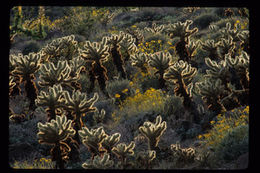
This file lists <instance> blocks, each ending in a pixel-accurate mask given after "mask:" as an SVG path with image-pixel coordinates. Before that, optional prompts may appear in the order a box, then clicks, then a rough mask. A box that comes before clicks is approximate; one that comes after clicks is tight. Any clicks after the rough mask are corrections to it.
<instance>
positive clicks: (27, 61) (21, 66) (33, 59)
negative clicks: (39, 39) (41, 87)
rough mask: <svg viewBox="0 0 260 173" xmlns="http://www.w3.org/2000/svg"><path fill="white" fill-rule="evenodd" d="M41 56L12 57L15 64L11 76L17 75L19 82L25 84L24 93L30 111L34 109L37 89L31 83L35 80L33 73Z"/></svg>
mask: <svg viewBox="0 0 260 173" xmlns="http://www.w3.org/2000/svg"><path fill="white" fill-rule="evenodd" d="M40 59H41V55H40V54H36V53H29V55H24V56H23V55H22V54H18V56H16V57H14V59H13V60H14V62H15V64H16V66H15V69H14V70H13V71H12V74H13V75H18V76H19V77H20V78H21V81H24V83H25V91H26V94H27V97H28V98H29V99H30V105H29V108H30V109H35V103H34V101H35V99H36V97H37V93H38V89H37V88H36V84H35V82H34V81H33V80H34V79H35V76H34V73H36V72H37V71H38V70H39V68H40Z"/></svg>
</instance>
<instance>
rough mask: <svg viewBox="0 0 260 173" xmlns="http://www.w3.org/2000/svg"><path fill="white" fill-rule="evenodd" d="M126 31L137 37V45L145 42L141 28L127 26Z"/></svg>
mask: <svg viewBox="0 0 260 173" xmlns="http://www.w3.org/2000/svg"><path fill="white" fill-rule="evenodd" d="M126 32H127V33H128V34H130V35H132V36H133V38H134V39H135V43H134V44H135V45H138V44H140V43H142V42H144V35H143V33H142V31H141V30H140V29H139V28H137V29H135V30H134V29H132V28H130V29H129V28H127V29H126Z"/></svg>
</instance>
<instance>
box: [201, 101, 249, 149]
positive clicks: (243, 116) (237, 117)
mask: <svg viewBox="0 0 260 173" xmlns="http://www.w3.org/2000/svg"><path fill="white" fill-rule="evenodd" d="M210 124H211V125H212V126H213V127H212V129H210V130H209V131H208V133H205V134H202V135H199V136H198V138H199V139H201V140H202V142H203V143H204V144H205V145H206V146H211V147H214V146H217V145H218V144H219V143H220V142H221V140H222V139H223V138H224V136H225V135H226V134H227V133H228V132H229V131H231V130H232V129H234V128H235V127H238V126H241V125H248V124H249V106H246V107H245V108H243V109H241V108H235V109H233V110H231V111H229V112H226V113H224V114H219V115H218V116H217V120H216V121H211V122H210Z"/></svg>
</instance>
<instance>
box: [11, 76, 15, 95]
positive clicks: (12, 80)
mask: <svg viewBox="0 0 260 173" xmlns="http://www.w3.org/2000/svg"><path fill="white" fill-rule="evenodd" d="M15 85H16V83H15V82H14V77H13V76H9V96H10V95H12V91H13V88H14V86H15Z"/></svg>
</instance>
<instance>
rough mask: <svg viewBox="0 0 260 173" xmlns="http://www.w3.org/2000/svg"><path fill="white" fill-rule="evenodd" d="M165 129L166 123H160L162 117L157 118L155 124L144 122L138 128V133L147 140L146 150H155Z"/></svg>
mask: <svg viewBox="0 0 260 173" xmlns="http://www.w3.org/2000/svg"><path fill="white" fill-rule="evenodd" d="M166 129H167V125H166V121H163V122H162V117H161V116H157V117H156V120H155V123H152V122H149V121H146V122H144V124H143V126H141V127H139V131H140V132H141V133H142V134H143V135H144V136H145V137H146V138H147V140H148V150H155V149H156V148H157V146H158V143H159V141H160V137H161V136H162V134H163V133H164V132H165V130H166Z"/></svg>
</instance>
